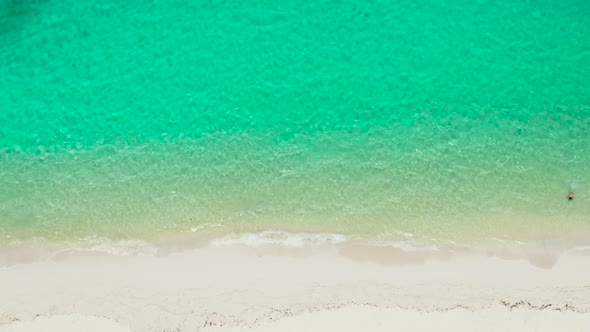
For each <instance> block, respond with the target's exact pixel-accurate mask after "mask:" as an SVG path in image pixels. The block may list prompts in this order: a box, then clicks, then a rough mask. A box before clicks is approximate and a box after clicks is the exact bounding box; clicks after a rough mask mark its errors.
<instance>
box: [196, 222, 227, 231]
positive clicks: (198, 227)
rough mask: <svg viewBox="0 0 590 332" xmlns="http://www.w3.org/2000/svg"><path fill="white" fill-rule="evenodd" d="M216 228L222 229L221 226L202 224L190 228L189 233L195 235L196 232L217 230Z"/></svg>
mask: <svg viewBox="0 0 590 332" xmlns="http://www.w3.org/2000/svg"><path fill="white" fill-rule="evenodd" d="M218 227H223V225H222V224H204V225H199V226H195V227H193V228H191V232H193V233H196V232H198V231H201V230H203V229H207V228H218Z"/></svg>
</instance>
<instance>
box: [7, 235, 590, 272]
mask: <svg viewBox="0 0 590 332" xmlns="http://www.w3.org/2000/svg"><path fill="white" fill-rule="evenodd" d="M398 235H399V238H398V239H396V240H391V239H386V240H383V239H378V238H375V239H365V238H355V237H351V236H348V235H344V234H337V233H292V232H288V231H284V230H265V231H260V232H245V233H228V234H225V235H222V236H217V237H215V236H203V237H201V236H195V235H194V234H181V235H177V236H173V237H163V238H159V239H157V240H153V239H152V240H143V239H123V240H112V239H109V238H106V237H92V238H85V239H82V240H79V241H72V242H68V243H51V242H47V241H45V240H44V239H36V240H31V241H15V242H12V243H9V244H4V245H0V268H2V267H6V266H8V267H9V266H12V265H19V264H29V263H35V262H42V261H47V260H52V259H54V258H58V259H59V257H60V256H64V255H71V254H73V255H76V254H80V255H107V256H108V255H111V256H114V257H133V256H153V257H163V256H167V255H170V254H175V253H182V252H184V251H188V250H194V249H202V248H207V247H230V246H244V247H250V248H263V249H264V248H267V249H269V248H270V249H273V250H275V249H278V250H279V251H280V250H282V249H291V248H304V249H305V248H307V249H313V248H316V249H317V248H320V249H321V248H327V247H333V248H337V249H339V248H351V247H357V248H366V249H370V250H374V251H379V250H383V251H387V250H388V249H392V250H397V251H400V252H404V253H414V254H423V256H424V255H425V256H430V255H434V256H436V255H439V254H442V255H450V254H454V253H471V254H480V255H487V256H498V257H503V258H508V259H528V258H530V262H531V264H536V263H539V264H540V265H539V266H540V267H547V263H548V262H549V263H550V265H552V264H554V263H555V262H556V261H557V260H558V259H559V257H560V256H562V255H564V254H569V253H576V252H583V253H589V254H590V234H578V235H576V236H572V235H562V236H554V237H551V238H539V239H535V240H528V241H517V240H504V239H497V238H493V239H489V240H488V241H481V242H479V243H457V242H455V241H450V240H446V241H436V240H435V239H429V240H424V239H418V238H415V237H414V235H413V234H409V233H403V232H398ZM343 251H350V250H348V249H343ZM362 251H363V250H361V251H359V252H362ZM356 255H358V254H356ZM353 256H354V255H353ZM540 257H544V259H541V260H539V258H540ZM365 258H367V259H371V257H365ZM542 260H545V261H547V262H545V263H542V262H540V261H542Z"/></svg>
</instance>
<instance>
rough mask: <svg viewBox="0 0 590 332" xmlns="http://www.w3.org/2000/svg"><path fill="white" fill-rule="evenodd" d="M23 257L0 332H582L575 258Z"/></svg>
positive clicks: (9, 281)
mask: <svg viewBox="0 0 590 332" xmlns="http://www.w3.org/2000/svg"><path fill="white" fill-rule="evenodd" d="M181 249H182V250H181ZM27 250H32V249H31V248H28V249H26V248H24V247H20V249H19V250H15V249H14V248H12V249H11V250H6V249H5V250H4V251H3V252H2V255H3V256H4V257H3V259H2V260H1V262H2V264H3V266H2V267H0V294H1V298H0V331H2V332H33V331H61V332H64V331H112V332H115V331H116V332H123V331H125V332H128V331H133V332H140V331H209V332H229V331H257V332H262V331H359V330H366V331H392V330H396V329H399V330H403V331H433V330H440V331H446V330H453V331H473V330H478V331H555V330H562V331H588V330H590V268H589V266H590V265H589V262H590V256H589V252H588V251H587V250H577V251H569V252H561V253H555V252H549V251H547V250H546V249H539V248H536V249H524V248H522V249H515V248H511V249H510V250H502V249H501V247H497V248H495V249H493V250H492V249H484V248H480V249H478V250H473V249H466V248H463V249H457V248H453V249H450V248H438V250H420V251H407V250H404V249H399V248H395V247H387V246H369V245H366V244H362V243H356V244H355V243H341V244H332V245H315V246H300V247H289V246H283V245H276V244H269V245H261V246H245V245H239V244H232V245H206V244H201V245H191V246H185V247H183V248H174V250H160V251H158V252H156V253H151V254H138V255H130V256H121V255H113V254H108V253H104V252H102V253H101V252H97V251H81V250H67V251H61V252H59V253H53V254H51V255H47V256H39V255H38V251H35V250H32V251H31V252H27ZM40 257H41V258H40Z"/></svg>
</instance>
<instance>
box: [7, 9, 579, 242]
mask: <svg viewBox="0 0 590 332" xmlns="http://www.w3.org/2000/svg"><path fill="white" fill-rule="evenodd" d="M588 31H590V2H585V1H572V0H566V1H556V0H551V1H536V2H522V3H515V2H508V1H422V2H415V1H401V2H379V1H354V2H352V1H347V2H343V3H339V4H335V3H333V2H328V1H312V2H309V1H257V2H247V1H246V2H244V1H194V2H185V1H128V2H126V3H124V4H121V3H119V4H118V3H104V2H93V1H72V0H66V1H63V2H60V3H56V2H53V3H52V2H50V1H26V2H22V1H14V0H9V1H2V2H0V60H1V63H2V65H1V66H0V77H2V80H0V107H1V109H0V234H2V237H3V238H4V239H10V240H13V239H28V238H31V237H45V238H49V239H60V240H63V239H75V238H82V237H86V236H93V235H97V236H107V237H114V238H129V237H131V238H133V237H136V238H137V237H139V238H142V237H153V236H160V235H166V234H177V233H182V232H191V229H192V230H193V231H194V232H196V233H200V234H204V233H208V232H218V233H226V232H231V231H237V232H246V231H256V230H263V229H268V228H273V229H274V228H280V229H286V230H291V231H297V232H299V231H307V232H337V233H346V234H355V235H359V236H368V237H375V236H379V237H395V236H396V234H399V232H409V233H412V234H415V235H416V236H419V237H423V238H437V239H455V240H456V239H476V240H478V239H479V240H481V239H489V238H494V237H506V238H530V237H535V236H542V235H547V234H555V233H568V232H578V231H588V230H590V198H589V197H590V188H589V186H588V185H589V183H590V84H589V83H590V82H589V79H588V77H590V34H589V33H588ZM572 187H573V188H574V189H575V192H576V195H577V196H576V199H575V200H574V201H573V202H568V201H567V199H566V197H567V193H568V191H569V190H570V189H571V188H572ZM0 241H4V240H0Z"/></svg>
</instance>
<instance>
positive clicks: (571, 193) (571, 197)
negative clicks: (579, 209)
mask: <svg viewBox="0 0 590 332" xmlns="http://www.w3.org/2000/svg"><path fill="white" fill-rule="evenodd" d="M567 198H568V199H569V200H570V201H571V200H573V199H574V192H573V191H570V194H569V196H568V197H567Z"/></svg>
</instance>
